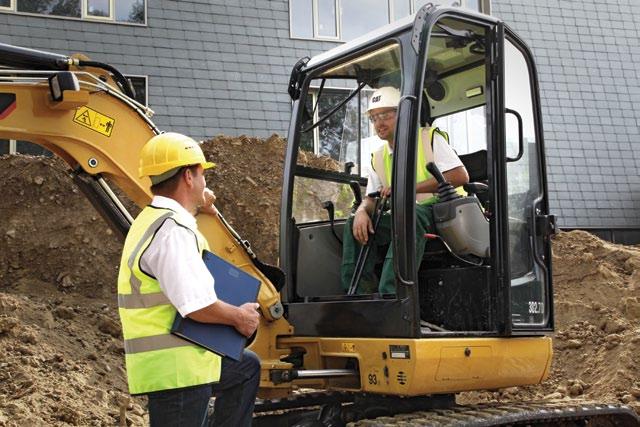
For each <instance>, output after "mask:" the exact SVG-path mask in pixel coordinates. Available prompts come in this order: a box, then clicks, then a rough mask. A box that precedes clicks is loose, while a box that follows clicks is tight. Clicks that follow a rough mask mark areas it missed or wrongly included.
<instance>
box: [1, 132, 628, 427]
mask: <svg viewBox="0 0 640 427" xmlns="http://www.w3.org/2000/svg"><path fill="white" fill-rule="evenodd" d="M285 144H286V143H285V141H284V140H283V139H282V138H279V137H277V136H273V137H271V138H267V139H255V138H247V137H239V138H227V137H224V136H219V137H216V138H213V139H212V140H209V141H206V142H205V144H204V148H205V152H206V154H207V157H208V158H210V159H211V160H212V161H214V162H216V163H217V164H218V167H217V168H216V169H214V170H213V171H211V172H209V173H208V176H207V179H208V183H209V186H210V187H211V188H212V189H213V190H214V191H215V193H216V195H217V196H218V201H217V202H216V206H217V207H218V208H219V209H220V210H221V212H222V213H223V214H224V215H225V218H226V219H227V220H228V221H229V222H230V223H231V224H232V225H233V227H234V228H235V229H236V230H237V231H238V232H239V233H240V234H241V235H242V236H243V237H244V238H246V239H248V240H250V241H251V242H252V245H253V247H254V250H255V251H256V253H257V254H258V255H259V257H260V258H261V259H262V260H263V261H265V262H271V263H274V262H276V261H277V236H278V221H279V204H280V190H281V185H282V164H283V159H284V150H285ZM299 162H300V163H301V164H304V165H310V166H313V167H317V168H323V169H330V170H336V169H337V166H338V165H337V164H335V163H334V162H331V161H328V160H327V159H326V158H317V157H315V156H313V155H304V156H301V159H299ZM66 170H67V167H66V165H64V164H63V163H62V162H61V161H59V160H56V159H48V158H41V157H37V158H36V157H28V156H4V157H0V185H1V186H2V189H3V194H2V197H1V198H0V221H1V223H2V227H1V230H2V231H1V232H0V426H22V425H118V424H119V423H120V419H121V417H122V414H126V421H127V423H128V424H130V425H131V424H133V425H140V424H143V423H144V421H145V418H146V414H145V410H144V404H145V402H144V400H143V399H129V398H128V397H127V392H126V382H125V375H124V370H123V366H124V356H123V351H122V340H121V336H120V326H119V321H118V316H117V306H116V296H115V294H116V289H115V288H116V276H117V267H118V264H119V257H120V250H121V245H122V243H121V242H120V240H119V239H118V238H117V237H116V235H115V234H114V233H112V232H111V230H109V229H108V227H107V225H106V224H105V223H104V221H103V220H102V219H101V218H100V217H99V215H98V214H97V213H96V212H95V210H94V209H93V207H92V206H91V205H90V204H89V203H88V202H87V201H86V199H85V198H84V196H83V195H82V194H81V193H80V192H79V190H78V189H77V188H76V187H75V185H74V184H73V183H72V181H71V179H70V178H69V176H68V175H67V172H66ZM303 191H304V189H303ZM638 267H640V249H638V248H635V247H625V246H620V245H613V244H610V243H606V242H603V241H602V240H599V239H597V238H596V237H594V236H592V235H590V234H587V233H582V232H571V233H561V234H560V235H559V236H557V237H556V238H555V239H554V274H555V293H556V295H555V307H556V329H557V334H556V340H555V344H554V345H555V349H554V350H555V358H554V364H553V368H552V372H551V375H550V378H549V379H548V380H547V382H546V383H545V384H543V385H541V386H536V387H525V388H518V389H516V388H514V389H508V390H503V391H501V392H500V393H465V394H464V395H463V396H462V398H461V400H463V401H464V400H466V401H482V400H489V399H490V400H496V399H497V400H506V399H519V400H525V399H533V398H538V399H539V398H544V397H547V398H559V399H563V398H567V399H569V398H582V397H585V398H592V399H595V400H607V401H618V402H620V401H622V402H628V403H630V404H631V405H633V406H634V407H635V408H636V410H638V409H640V407H639V405H638V400H640V383H639V382H640V368H639V367H638V366H637V364H635V363H634V353H633V350H634V349H636V348H637V347H638V345H640V327H639V326H638V319H640V273H638V271H640V269H639V268H638Z"/></svg>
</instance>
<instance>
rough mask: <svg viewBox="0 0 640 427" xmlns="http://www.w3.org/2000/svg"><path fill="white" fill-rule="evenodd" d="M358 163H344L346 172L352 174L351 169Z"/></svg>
mask: <svg viewBox="0 0 640 427" xmlns="http://www.w3.org/2000/svg"><path fill="white" fill-rule="evenodd" d="M355 165H356V164H355V163H353V162H347V163H345V164H344V173H346V174H347V175H351V169H353V167H354V166H355Z"/></svg>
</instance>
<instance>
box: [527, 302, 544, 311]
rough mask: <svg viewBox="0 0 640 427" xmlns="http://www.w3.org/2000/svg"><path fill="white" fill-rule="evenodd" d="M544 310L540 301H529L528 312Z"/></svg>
mask: <svg viewBox="0 0 640 427" xmlns="http://www.w3.org/2000/svg"><path fill="white" fill-rule="evenodd" d="M542 312H544V303H543V302H541V301H529V314H540V313H542Z"/></svg>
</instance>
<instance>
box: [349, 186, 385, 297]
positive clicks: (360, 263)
mask: <svg viewBox="0 0 640 427" xmlns="http://www.w3.org/2000/svg"><path fill="white" fill-rule="evenodd" d="M367 197H371V198H372V199H375V200H376V204H375V207H374V209H373V218H371V221H372V222H373V234H372V235H371V238H370V239H369V240H368V242H367V243H366V244H365V245H364V246H361V247H360V252H359V253H358V259H357V260H356V265H355V268H354V271H353V276H352V277H351V283H350V284H349V289H348V290H347V295H355V294H356V293H357V292H358V285H359V284H360V278H361V277H362V272H363V271H364V266H365V264H366V262H367V258H368V257H369V251H370V249H371V246H373V242H374V240H375V238H376V232H377V231H378V226H379V225H380V220H381V219H382V215H383V214H384V212H385V210H387V207H388V204H389V203H388V202H389V199H388V198H387V197H382V198H381V197H380V192H379V191H376V192H374V193H369V194H367Z"/></svg>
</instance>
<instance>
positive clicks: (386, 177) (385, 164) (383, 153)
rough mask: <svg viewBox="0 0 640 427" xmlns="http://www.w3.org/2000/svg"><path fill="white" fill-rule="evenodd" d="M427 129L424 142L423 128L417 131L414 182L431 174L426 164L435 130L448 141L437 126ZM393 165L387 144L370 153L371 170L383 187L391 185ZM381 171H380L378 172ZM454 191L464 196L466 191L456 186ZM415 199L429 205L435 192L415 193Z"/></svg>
mask: <svg viewBox="0 0 640 427" xmlns="http://www.w3.org/2000/svg"><path fill="white" fill-rule="evenodd" d="M428 129H429V140H428V141H429V142H428V143H426V144H424V143H423V138H422V133H423V131H424V130H425V128H420V130H419V132H418V162H417V169H416V184H417V183H420V182H422V181H426V180H427V179H429V178H431V174H430V173H429V171H427V168H426V165H427V163H429V162H433V161H434V160H433V146H432V144H431V141H433V134H434V132H437V133H438V134H440V135H442V137H443V138H444V139H445V140H446V141H447V142H449V135H448V134H447V133H446V132H444V131H441V130H440V129H438V128H428ZM392 165H393V159H392V158H391V152H390V151H389V144H384V145H383V146H382V147H381V148H379V149H378V150H377V151H375V152H373V153H372V154H371V166H372V167H373V170H374V171H375V172H376V173H377V174H378V177H380V180H381V181H382V184H383V185H384V186H385V187H389V186H390V185H391V169H392ZM378 171H381V172H382V173H380V172H378ZM456 191H457V192H458V193H459V194H461V195H463V196H466V194H467V193H466V192H465V191H464V190H463V189H462V187H457V188H456ZM416 201H417V202H418V203H419V204H421V205H430V204H433V203H435V202H437V201H438V195H437V193H417V194H416Z"/></svg>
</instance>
